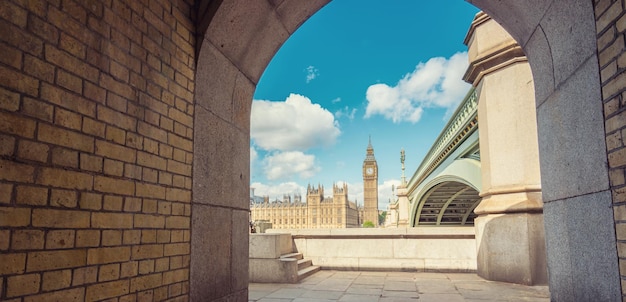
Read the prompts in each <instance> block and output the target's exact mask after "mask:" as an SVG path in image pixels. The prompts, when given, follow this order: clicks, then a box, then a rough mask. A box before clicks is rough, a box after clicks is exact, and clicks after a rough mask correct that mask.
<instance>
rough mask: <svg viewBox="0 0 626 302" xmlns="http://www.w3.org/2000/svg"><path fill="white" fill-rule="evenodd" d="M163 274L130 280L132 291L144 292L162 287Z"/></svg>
mask: <svg viewBox="0 0 626 302" xmlns="http://www.w3.org/2000/svg"><path fill="white" fill-rule="evenodd" d="M161 281H162V279H161V274H151V275H145V276H140V277H135V278H132V279H130V291H131V292H137V291H144V290H146V289H151V288H156V287H159V286H161Z"/></svg>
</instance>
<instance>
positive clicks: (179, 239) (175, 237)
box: [172, 230, 185, 242]
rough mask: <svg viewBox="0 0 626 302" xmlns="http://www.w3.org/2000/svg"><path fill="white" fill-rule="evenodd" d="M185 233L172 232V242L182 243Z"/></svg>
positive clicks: (179, 231) (180, 231)
mask: <svg viewBox="0 0 626 302" xmlns="http://www.w3.org/2000/svg"><path fill="white" fill-rule="evenodd" d="M184 234H185V231H183V230H177V231H172V242H183V241H184V238H185V235H184Z"/></svg>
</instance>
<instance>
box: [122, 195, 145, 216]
mask: <svg viewBox="0 0 626 302" xmlns="http://www.w3.org/2000/svg"><path fill="white" fill-rule="evenodd" d="M139 211H141V199H140V198H132V197H126V200H125V202H124V212H139Z"/></svg>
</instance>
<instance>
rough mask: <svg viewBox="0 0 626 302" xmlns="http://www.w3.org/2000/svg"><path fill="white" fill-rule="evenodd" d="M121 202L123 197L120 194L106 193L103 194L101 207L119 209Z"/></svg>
mask: <svg viewBox="0 0 626 302" xmlns="http://www.w3.org/2000/svg"><path fill="white" fill-rule="evenodd" d="M123 204H124V199H123V198H122V197H121V196H111V195H106V196H104V204H103V206H102V208H103V209H105V210H107V211H121V210H122V205H123Z"/></svg>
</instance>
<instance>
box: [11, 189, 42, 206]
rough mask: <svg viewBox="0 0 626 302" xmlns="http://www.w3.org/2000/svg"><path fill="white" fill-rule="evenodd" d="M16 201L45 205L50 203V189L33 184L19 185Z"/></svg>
mask: <svg viewBox="0 0 626 302" xmlns="http://www.w3.org/2000/svg"><path fill="white" fill-rule="evenodd" d="M16 191H17V196H16V199H15V201H16V202H17V203H18V204H28V205H35V206H45V205H46V204H48V189H47V188H42V187H32V186H17V188H16Z"/></svg>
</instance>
